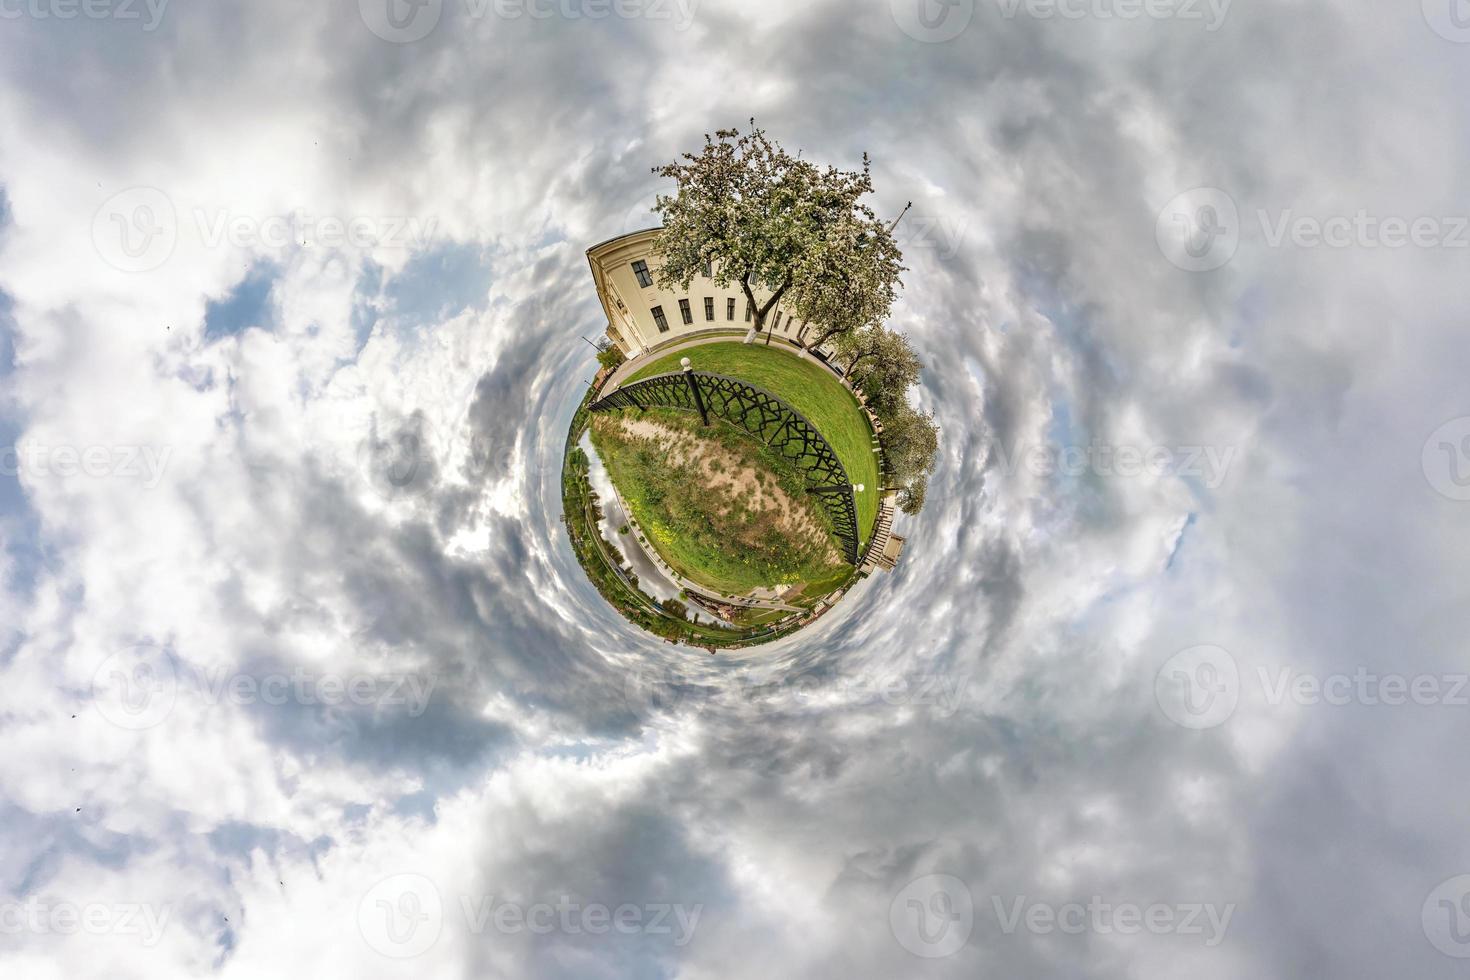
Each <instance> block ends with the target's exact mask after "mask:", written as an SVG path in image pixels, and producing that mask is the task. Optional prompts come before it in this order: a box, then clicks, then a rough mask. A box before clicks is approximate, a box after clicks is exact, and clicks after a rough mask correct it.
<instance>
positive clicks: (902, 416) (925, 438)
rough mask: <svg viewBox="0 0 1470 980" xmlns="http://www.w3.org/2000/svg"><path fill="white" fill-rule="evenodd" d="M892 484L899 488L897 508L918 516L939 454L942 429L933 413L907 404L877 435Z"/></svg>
mask: <svg viewBox="0 0 1470 980" xmlns="http://www.w3.org/2000/svg"><path fill="white" fill-rule="evenodd" d="M878 441H879V443H880V444H881V445H882V447H883V461H884V463H885V464H886V465H887V468H888V479H889V484H890V486H892V487H896V488H897V489H898V506H899V509H900V510H902V511H903V512H904V513H905V514H917V513H918V512H919V510H920V509H921V508H922V507H923V506H924V495H925V493H926V492H927V491H928V488H929V473H930V472H931V471H932V470H933V469H934V464H935V460H936V457H937V456H938V454H939V426H937V425H935V424H934V416H933V415H932V414H928V413H923V412H918V411H915V410H914V409H913V408H912V407H910V406H909V405H907V404H905V405H904V406H903V407H902V408H901V409H899V411H897V412H896V413H894V415H893V418H892V419H890V420H888V421H886V422H885V423H884V424H883V432H882V434H881V435H879V436H878Z"/></svg>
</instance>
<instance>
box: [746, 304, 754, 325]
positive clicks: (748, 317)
mask: <svg viewBox="0 0 1470 980" xmlns="http://www.w3.org/2000/svg"><path fill="white" fill-rule="evenodd" d="M754 312H755V307H753V306H751V305H750V300H746V301H745V322H746V323H749V322H750V315H751V314H752V313H754Z"/></svg>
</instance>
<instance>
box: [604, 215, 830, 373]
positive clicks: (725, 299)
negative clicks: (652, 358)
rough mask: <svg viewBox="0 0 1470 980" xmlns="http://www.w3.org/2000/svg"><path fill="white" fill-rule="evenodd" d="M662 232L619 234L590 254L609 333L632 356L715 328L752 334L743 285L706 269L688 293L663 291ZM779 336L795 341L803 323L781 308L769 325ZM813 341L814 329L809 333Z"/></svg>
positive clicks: (760, 293) (763, 296)
mask: <svg viewBox="0 0 1470 980" xmlns="http://www.w3.org/2000/svg"><path fill="white" fill-rule="evenodd" d="M659 231H660V229H659V228H648V229H645V230H643V231H635V232H632V233H631V234H627V235H620V236H618V237H617V238H614V239H611V240H610V241H606V242H603V243H602V244H601V245H594V246H592V247H591V248H589V249H588V250H587V262H588V263H589V264H590V265H591V266H592V279H593V281H594V282H595V283H596V284H597V295H598V297H599V298H600V299H601V300H602V308H603V310H604V312H606V313H607V335H608V337H609V338H611V339H612V342H613V343H614V344H616V345H617V346H618V348H619V349H620V350H621V351H622V352H623V353H624V355H626V356H627V357H629V358H634V357H637V356H638V355H639V354H641V353H644V352H645V351H648V350H651V349H653V348H655V347H659V346H662V345H663V344H666V343H668V342H669V341H672V340H682V339H683V338H685V337H688V336H689V335H691V334H697V333H701V332H706V331H711V330H724V331H729V330H747V331H748V330H750V329H752V328H753V327H754V316H753V314H752V312H751V311H750V310H748V309H747V306H748V305H749V304H748V303H747V301H746V299H745V291H744V290H743V289H741V288H740V286H739V284H737V283H731V284H730V285H729V287H728V288H724V289H721V288H720V287H719V286H716V285H715V283H714V280H712V279H711V278H710V277H709V275H708V271H709V270H706V274H705V275H697V276H695V277H694V279H693V280H692V281H691V282H690V283H689V289H688V291H687V292H686V291H681V290H677V289H672V290H670V289H660V288H658V286H657V285H655V283H656V282H657V281H658V270H659V263H658V260H657V259H656V258H655V257H654V255H653V240H654V237H655V236H657V235H658V233H659ZM754 292H755V296H756V300H757V301H758V302H762V303H763V302H765V301H766V300H767V299H769V298H770V295H771V292H770V290H768V289H765V288H763V287H756V289H755V290H754ZM767 323H768V325H769V326H771V327H772V329H773V330H774V332H775V335H776V336H777V337H786V338H788V339H790V340H795V339H796V338H797V336H798V334H799V333H800V332H801V330H802V328H803V327H804V326H805V324H803V323H800V322H793V320H792V318H791V317H790V316H788V315H787V313H786V311H785V310H783V309H781V308H780V307H779V306H778V307H777V308H776V309H774V310H772V311H771V314H770V317H769V318H768V321H767ZM807 334H808V337H810V334H811V331H807Z"/></svg>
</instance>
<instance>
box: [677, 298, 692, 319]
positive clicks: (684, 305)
mask: <svg viewBox="0 0 1470 980" xmlns="http://www.w3.org/2000/svg"><path fill="white" fill-rule="evenodd" d="M679 315H680V316H682V317H683V318H684V322H685V323H686V324H688V323H693V322H694V313H693V311H692V310H690V309H689V301H688V300H687V299H681V300H679Z"/></svg>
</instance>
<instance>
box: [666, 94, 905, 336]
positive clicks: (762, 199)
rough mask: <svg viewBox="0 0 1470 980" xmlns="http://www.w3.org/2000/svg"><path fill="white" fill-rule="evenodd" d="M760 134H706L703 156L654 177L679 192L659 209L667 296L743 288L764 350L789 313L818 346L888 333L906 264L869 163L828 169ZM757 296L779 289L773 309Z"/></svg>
mask: <svg viewBox="0 0 1470 980" xmlns="http://www.w3.org/2000/svg"><path fill="white" fill-rule="evenodd" d="M751 127H752V128H751V131H750V132H749V133H747V134H746V135H744V136H742V135H741V134H740V132H739V130H735V129H722V130H719V131H718V132H716V133H715V135H714V137H710V136H708V135H707V136H705V146H704V150H703V152H701V153H699V154H698V155H695V154H692V153H686V154H684V155H683V157H682V160H683V162H678V161H676V162H674V163H670V164H667V165H665V166H662V167H656V168H655V169H654V173H656V174H659V175H660V176H663V177H670V178H672V179H673V180H674V181H675V182H676V184H677V185H678V188H677V192H676V193H675V195H674V196H672V197H670V196H667V195H662V194H661V195H659V197H658V203H657V206H656V208H655V210H656V211H658V212H659V214H660V215H661V216H662V218H663V222H664V228H663V231H662V232H661V233H660V234H659V236H658V238H657V239H655V241H654V245H653V252H654V254H655V255H656V256H658V257H659V259H660V260H661V268H660V270H659V285H660V286H661V287H662V288H665V289H667V288H672V287H674V286H677V287H678V288H680V289H688V288H689V284H690V282H692V281H693V279H694V277H695V275H697V274H699V273H701V272H703V271H705V270H706V269H708V270H709V272H710V274H711V275H712V277H713V279H714V281H715V283H716V284H717V285H719V286H721V287H728V286H730V285H731V283H735V282H738V283H739V284H740V288H741V290H742V291H743V292H744V293H745V301H746V302H747V303H749V304H750V309H751V311H752V320H753V323H754V327H755V330H756V332H757V333H759V332H760V331H761V330H763V329H765V330H766V331H767V332H766V343H770V339H771V335H770V331H769V329H767V327H766V319H767V317H768V316H769V315H770V313H771V311H772V310H774V309H775V308H776V306H777V305H778V304H781V303H783V302H784V303H785V308H786V309H788V310H789V311H790V312H791V313H792V314H793V315H795V316H797V317H799V318H801V319H802V320H806V321H808V322H810V323H815V324H818V325H819V326H820V328H821V330H822V331H823V333H822V335H821V338H820V340H818V343H820V342H821V340H825V339H827V338H828V337H830V336H835V335H837V334H840V333H844V332H847V331H850V330H855V329H858V328H860V327H863V326H867V325H869V324H873V323H881V322H882V321H883V320H884V319H885V318H886V317H887V316H888V311H889V310H890V308H891V307H892V305H893V299H894V294H895V292H896V290H897V287H898V285H899V275H900V273H902V272H903V265H902V264H901V258H902V256H901V253H900V251H899V248H898V244H897V242H895V241H894V238H893V235H892V234H890V233H889V231H888V229H887V228H886V227H885V226H884V225H883V223H882V222H881V221H879V220H878V217H877V215H875V214H874V213H873V210H872V208H870V207H868V206H867V205H866V204H864V203H863V202H862V198H863V197H864V196H865V195H867V194H870V193H872V190H873V181H872V176H871V174H870V171H869V162H868V158H867V156H866V155H864V157H863V169H862V170H861V171H846V170H838V169H837V168H835V167H830V166H829V167H827V168H825V169H823V168H820V167H817V166H815V165H814V164H811V163H808V162H807V161H805V160H802V159H801V158H800V157H796V156H792V155H791V154H790V153H788V152H786V150H785V149H783V148H782V147H781V145H780V144H779V143H776V142H775V141H773V140H771V139H769V138H768V137H767V136H766V134H765V132H764V131H763V130H761V129H758V128H755V125H754V121H753V120H752V123H751ZM757 285H764V286H765V287H766V288H767V289H769V290H770V296H769V297H768V298H767V299H766V301H765V302H764V303H757V302H756V299H755V288H756V286H757Z"/></svg>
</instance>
